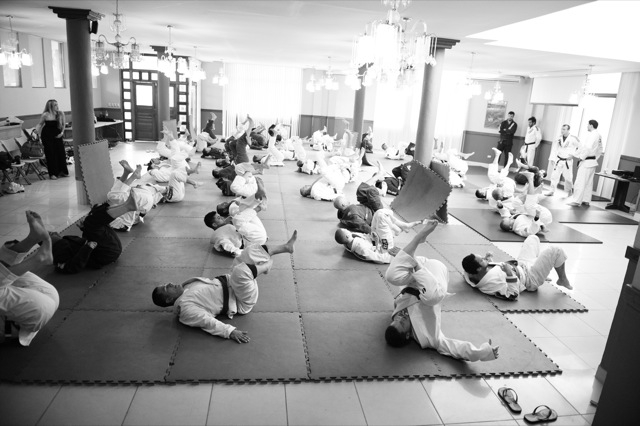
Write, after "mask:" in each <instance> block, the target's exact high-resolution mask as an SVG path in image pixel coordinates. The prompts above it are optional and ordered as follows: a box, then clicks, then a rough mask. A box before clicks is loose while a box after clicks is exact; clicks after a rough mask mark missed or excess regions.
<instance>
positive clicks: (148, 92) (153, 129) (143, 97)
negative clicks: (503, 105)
mask: <svg viewBox="0 0 640 426" xmlns="http://www.w3.org/2000/svg"><path fill="white" fill-rule="evenodd" d="M134 86H135V90H134V101H135V104H134V115H135V117H134V121H135V129H134V138H135V140H139V141H155V140H158V108H157V105H156V102H157V101H156V99H157V93H156V92H157V84H156V83H155V82H139V81H136V82H134Z"/></svg>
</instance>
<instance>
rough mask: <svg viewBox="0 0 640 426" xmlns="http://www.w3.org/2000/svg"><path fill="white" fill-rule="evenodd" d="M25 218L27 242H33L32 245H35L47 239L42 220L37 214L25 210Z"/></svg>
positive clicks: (47, 235)
mask: <svg viewBox="0 0 640 426" xmlns="http://www.w3.org/2000/svg"><path fill="white" fill-rule="evenodd" d="M25 216H27V223H28V224H29V235H28V236H27V239H28V240H29V241H33V242H34V244H36V243H39V242H40V241H44V240H45V239H49V232H47V229H46V228H45V226H44V223H43V222H42V218H41V217H40V215H39V214H38V213H36V212H34V211H31V210H27V211H26V212H25Z"/></svg>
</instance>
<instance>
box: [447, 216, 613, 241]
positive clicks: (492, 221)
mask: <svg viewBox="0 0 640 426" xmlns="http://www.w3.org/2000/svg"><path fill="white" fill-rule="evenodd" d="M449 214H451V215H452V216H453V217H455V218H456V219H458V220H459V221H460V222H462V223H464V224H466V225H468V226H469V227H471V228H472V229H473V230H475V231H476V232H477V233H478V234H480V235H482V236H484V237H485V238H487V239H489V240H490V241H503V242H504V241H507V242H521V241H524V238H523V237H521V236H519V235H517V234H514V233H513V232H507V231H503V230H502V229H500V215H499V214H497V213H496V212H494V211H492V210H475V209H449ZM538 237H540V241H542V242H549V243H581V244H602V241H599V240H596V239H595V238H593V237H590V236H588V235H586V234H583V233H582V232H580V231H576V230H575V229H572V228H569V227H568V226H565V225H563V224H562V223H559V222H554V223H552V224H551V225H549V230H548V231H547V232H544V233H539V234H538Z"/></svg>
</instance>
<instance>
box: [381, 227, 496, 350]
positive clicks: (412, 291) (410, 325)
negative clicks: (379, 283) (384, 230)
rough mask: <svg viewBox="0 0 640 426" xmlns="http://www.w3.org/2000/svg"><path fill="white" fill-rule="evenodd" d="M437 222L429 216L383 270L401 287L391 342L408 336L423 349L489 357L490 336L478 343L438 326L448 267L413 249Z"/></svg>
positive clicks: (404, 340)
mask: <svg viewBox="0 0 640 426" xmlns="http://www.w3.org/2000/svg"><path fill="white" fill-rule="evenodd" d="M436 226H438V221H436V220H430V221H429V222H427V224H426V225H425V227H424V228H422V229H421V230H420V232H418V233H417V234H416V236H415V237H414V238H413V240H412V241H411V242H410V243H409V244H407V246H406V247H405V248H404V249H403V250H401V251H400V252H399V253H398V254H397V255H396V256H395V257H394V258H393V260H392V261H391V264H390V265H389V268H388V269H387V272H386V274H385V278H386V280H387V282H388V283H389V284H391V285H395V286H399V287H404V288H403V289H402V290H401V292H400V294H399V295H398V296H397V298H396V300H395V309H394V310H393V314H392V315H391V318H392V322H391V324H390V325H389V326H388V327H387V329H386V331H385V339H386V341H387V343H388V344H389V345H391V346H395V347H399V346H404V345H406V344H407V343H408V342H409V341H410V339H411V338H413V339H415V340H416V341H417V342H418V344H419V345H420V347H422V348H423V349H427V348H432V349H435V350H436V351H438V352H439V353H440V354H442V355H446V356H450V357H453V358H457V359H462V360H465V361H491V360H494V359H496V358H498V349H499V347H498V346H492V344H491V340H489V342H485V343H483V344H482V345H480V347H476V346H475V345H474V344H473V343H471V342H466V341H461V340H456V339H451V338H448V337H446V336H445V335H444V334H443V333H442V331H441V329H440V321H441V312H440V311H441V306H440V303H441V302H442V301H443V300H444V298H445V297H447V296H449V295H450V294H449V293H447V285H448V283H449V271H448V270H447V267H446V266H445V265H444V264H443V263H442V262H440V261H438V260H435V259H427V258H425V257H422V256H416V255H415V252H416V249H417V248H418V246H419V245H420V244H423V243H425V242H426V241H427V237H428V236H429V234H431V232H433V230H434V229H435V228H436Z"/></svg>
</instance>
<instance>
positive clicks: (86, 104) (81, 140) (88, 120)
mask: <svg viewBox="0 0 640 426" xmlns="http://www.w3.org/2000/svg"><path fill="white" fill-rule="evenodd" d="M49 8H50V9H51V10H53V13H55V14H56V15H58V17H59V18H62V19H65V20H66V23H67V53H68V55H69V93H70V99H71V113H72V114H73V117H72V120H73V151H74V155H75V158H76V159H78V158H80V156H79V154H78V147H79V146H80V145H85V144H90V143H94V142H95V136H96V130H95V126H94V123H93V118H94V113H93V86H92V84H91V35H90V32H89V26H90V21H99V20H100V19H101V18H102V17H103V16H104V15H102V14H101V13H98V12H94V11H92V10H88V9H70V8H66V7H53V6H50V7H49ZM74 167H75V172H76V191H77V194H78V204H83V205H87V204H89V199H88V197H87V192H86V190H85V186H84V181H83V176H82V168H81V167H80V161H76V162H75V164H74Z"/></svg>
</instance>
